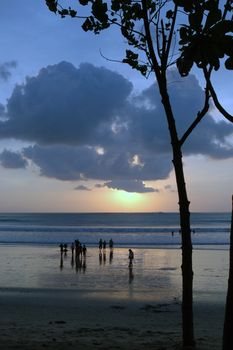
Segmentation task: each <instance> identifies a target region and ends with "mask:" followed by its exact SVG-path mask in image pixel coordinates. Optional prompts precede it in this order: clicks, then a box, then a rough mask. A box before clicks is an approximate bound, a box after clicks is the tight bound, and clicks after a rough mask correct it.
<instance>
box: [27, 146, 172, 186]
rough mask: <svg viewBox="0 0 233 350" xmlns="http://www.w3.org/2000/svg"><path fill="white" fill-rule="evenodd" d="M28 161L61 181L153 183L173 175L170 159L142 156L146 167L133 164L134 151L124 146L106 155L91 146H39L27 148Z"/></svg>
mask: <svg viewBox="0 0 233 350" xmlns="http://www.w3.org/2000/svg"><path fill="white" fill-rule="evenodd" d="M22 154H23V156H24V157H25V158H27V159H29V160H31V161H32V162H34V163H35V164H36V165H37V166H38V167H39V168H40V173H41V175H42V176H47V177H50V178H57V179H59V180H83V179H86V180H87V179H94V180H103V181H108V180H110V179H111V180H123V179H124V180H154V179H156V180H157V179H162V178H166V177H167V176H168V174H169V173H170V171H171V168H172V165H171V161H170V156H169V157H168V156H166V155H156V154H155V155H154V157H153V158H150V157H148V155H147V154H145V155H144V156H143V155H142V161H143V162H144V165H143V166H141V165H137V164H134V157H133V155H134V153H133V151H130V150H129V151H128V152H126V150H125V145H120V144H119V145H118V147H116V148H115V147H112V148H111V147H109V149H108V150H107V151H106V152H105V153H104V154H99V153H98V149H96V148H95V147H90V146H82V147H81V146H80V147H72V146H39V145H34V146H30V147H25V148H24V149H23V151H22Z"/></svg>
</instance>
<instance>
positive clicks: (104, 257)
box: [103, 251, 106, 265]
mask: <svg viewBox="0 0 233 350" xmlns="http://www.w3.org/2000/svg"><path fill="white" fill-rule="evenodd" d="M103 260H104V265H105V264H106V252H105V251H104V254H103Z"/></svg>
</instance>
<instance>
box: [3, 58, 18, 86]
mask: <svg viewBox="0 0 233 350" xmlns="http://www.w3.org/2000/svg"><path fill="white" fill-rule="evenodd" d="M16 66H17V62H16V61H10V62H5V63H2V64H0V79H1V80H4V81H7V80H8V79H9V78H10V77H11V69H12V68H15V67H16Z"/></svg>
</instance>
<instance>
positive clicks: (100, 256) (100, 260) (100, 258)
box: [99, 253, 103, 265]
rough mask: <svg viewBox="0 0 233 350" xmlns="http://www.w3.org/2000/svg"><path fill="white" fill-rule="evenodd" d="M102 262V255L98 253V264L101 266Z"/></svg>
mask: <svg viewBox="0 0 233 350" xmlns="http://www.w3.org/2000/svg"><path fill="white" fill-rule="evenodd" d="M102 262H103V256H102V253H99V263H100V265H102Z"/></svg>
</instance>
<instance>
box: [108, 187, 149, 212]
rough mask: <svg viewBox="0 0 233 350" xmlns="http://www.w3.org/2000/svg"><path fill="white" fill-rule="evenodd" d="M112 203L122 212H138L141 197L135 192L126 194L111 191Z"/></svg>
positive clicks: (124, 192)
mask: <svg viewBox="0 0 233 350" xmlns="http://www.w3.org/2000/svg"><path fill="white" fill-rule="evenodd" d="M113 198H114V201H115V202H116V203H117V204H118V205H120V206H121V207H122V209H124V210H129V211H132V210H138V209H140V207H141V204H142V195H141V194H139V193H135V192H126V191H122V190H114V191H113Z"/></svg>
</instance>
